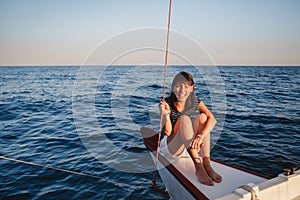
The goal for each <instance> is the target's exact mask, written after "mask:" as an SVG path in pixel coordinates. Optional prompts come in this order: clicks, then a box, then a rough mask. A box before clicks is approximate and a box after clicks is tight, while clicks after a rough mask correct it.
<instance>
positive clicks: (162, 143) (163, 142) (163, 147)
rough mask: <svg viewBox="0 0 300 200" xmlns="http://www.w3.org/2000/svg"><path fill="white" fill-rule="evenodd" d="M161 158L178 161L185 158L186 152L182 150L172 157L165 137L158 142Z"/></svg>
mask: <svg viewBox="0 0 300 200" xmlns="http://www.w3.org/2000/svg"><path fill="white" fill-rule="evenodd" d="M159 152H160V153H161V154H162V155H163V156H165V157H167V158H169V159H178V158H181V157H185V156H187V154H188V153H187V150H186V148H184V150H183V151H182V152H181V153H180V154H179V155H177V156H175V155H173V154H172V153H171V152H170V151H169V148H168V144H167V136H165V137H164V138H163V139H162V140H161V141H160V151H159Z"/></svg>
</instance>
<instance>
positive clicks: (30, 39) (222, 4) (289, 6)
mask: <svg viewBox="0 0 300 200" xmlns="http://www.w3.org/2000/svg"><path fill="white" fill-rule="evenodd" d="M168 4H169V0H148V1H146V0H86V1H83V0H26V1H24V0H0V27H1V29H0V65H80V64H82V63H83V62H84V60H85V59H86V58H87V56H88V55H89V53H90V52H91V51H92V50H93V49H95V48H96V47H97V45H99V44H101V43H103V42H105V41H112V40H113V37H114V36H116V35H120V34H122V33H124V32H127V31H131V30H134V29H142V28H149V27H154V28H160V29H166V28H167V14H168ZM299 11H300V1H298V0H266V1H262V0H251V1H249V0H228V1H224V0H212V1H207V0H206V1H204V0H188V1H184V0H173V7H172V18H171V29H172V30H173V31H176V32H180V33H182V34H184V35H186V36H187V37H189V38H192V39H193V40H194V41H196V42H197V43H199V44H201V46H202V47H203V48H205V50H206V51H207V52H208V54H209V55H210V57H211V58H212V59H213V60H214V62H215V64H217V65H300V12H299ZM144 33H145V34H144V35H139V37H143V38H145V39H147V40H148V42H150V43H152V42H153V44H154V43H157V42H160V43H162V44H161V46H162V47H164V41H163V40H161V38H157V37H156V36H153V35H151V34H147V32H144ZM170 37H171V38H172V34H171V36H170ZM162 38H165V35H162ZM137 41H138V40H135V39H133V38H131V39H130V41H129V42H130V43H132V44H134V43H135V42H137ZM180 42H181V41H176V40H171V43H170V48H172V45H173V46H174V48H175V46H176V48H180V45H181V44H180ZM176 44H177V45H176ZM141 47H142V46H141ZM118 48H119V47H118V44H116V43H114V45H113V46H111V47H110V48H109V49H107V51H105V52H104V53H103V55H101V56H104V57H105V56H106V55H105V54H107V55H109V54H112V53H113V52H114V51H116V50H117V49H118ZM129 50H130V49H129ZM174 50H175V49H174ZM191 51H192V50H191ZM192 53H193V56H197V53H195V52H191V54H192ZM153 56H157V58H155V57H154V58H153V59H154V60H158V62H159V60H163V59H161V58H158V57H163V52H161V54H160V53H157V54H155V55H153ZM142 58H143V57H140V58H137V57H135V56H128V57H124V58H123V59H122V63H121V64H126V65H128V64H143V59H142ZM156 63H157V61H156ZM99 64H103V63H101V62H99ZM162 64H163V63H162ZM170 64H174V65H176V64H180V63H176V60H173V61H172V60H170ZM197 64H201V63H197Z"/></svg>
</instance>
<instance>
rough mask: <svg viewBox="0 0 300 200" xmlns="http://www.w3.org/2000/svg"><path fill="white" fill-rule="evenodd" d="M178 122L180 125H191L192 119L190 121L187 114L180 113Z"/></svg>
mask: <svg viewBox="0 0 300 200" xmlns="http://www.w3.org/2000/svg"><path fill="white" fill-rule="evenodd" d="M179 120H180V124H181V125H184V126H190V125H192V121H191V118H190V117H189V116H187V115H182V116H181V117H180V118H179Z"/></svg>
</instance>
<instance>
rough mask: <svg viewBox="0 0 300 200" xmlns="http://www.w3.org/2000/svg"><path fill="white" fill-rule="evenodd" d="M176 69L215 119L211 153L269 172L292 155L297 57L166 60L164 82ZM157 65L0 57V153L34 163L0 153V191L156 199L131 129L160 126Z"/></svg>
mask: <svg viewBox="0 0 300 200" xmlns="http://www.w3.org/2000/svg"><path fill="white" fill-rule="evenodd" d="M180 70H188V71H190V72H191V73H192V74H193V75H194V78H195V82H196V94H197V95H198V96H199V97H200V98H202V100H203V101H204V102H205V103H206V105H207V106H208V107H209V108H211V109H212V111H213V113H214V114H215V116H216V118H217V120H218V122H219V125H218V126H217V127H216V130H215V131H214V132H213V133H212V137H213V138H214V139H213V141H214V142H215V144H214V145H213V149H212V153H211V154H212V157H213V158H215V159H219V160H221V161H225V162H228V163H230V164H234V165H237V166H240V167H243V168H246V169H249V170H252V171H255V172H257V173H261V174H264V175H266V176H269V177H275V176H277V174H278V173H281V172H282V169H283V168H285V167H290V166H292V165H295V164H298V165H299V164H300V134H299V133H300V103H299V102H300V67H218V72H219V74H215V71H211V70H209V68H205V67H203V68H196V69H195V68H193V67H169V68H168V79H167V82H168V85H169V84H170V81H171V80H172V78H173V76H174V74H175V73H176V72H177V71H180ZM162 74H163V69H162V67H134V66H126V67H121V66H119V67H116V66H115V67H108V68H104V67H86V68H84V69H82V68H79V67H60V66H57V67H0V80H1V81H0V94H1V96H0V133H1V135H0V138H1V143H0V145H1V147H0V149H1V151H0V155H1V156H4V157H5V158H13V159H18V160H23V161H27V162H31V163H36V164H38V165H39V166H34V165H30V164H29V163H27V164H25V163H20V162H15V161H11V160H7V159H4V158H3V157H1V159H0V167H1V172H0V175H1V178H0V199H164V198H165V197H164V196H162V195H161V194H158V193H155V192H154V191H152V190H151V189H149V187H150V186H151V180H152V174H153V173H152V171H151V170H153V164H152V162H151V160H150V157H149V155H148V151H147V150H146V148H145V147H144V145H143V142H142V138H141V137H140V134H139V127H140V126H150V127H152V128H154V129H156V130H157V129H158V128H159V127H158V124H159V123H158V115H157V103H158V102H159V101H160V96H161V93H162V82H163V81H162V80H163V77H162ZM210 77H213V78H211V79H210ZM167 90H168V89H167ZM219 97H220V98H219ZM41 166H49V167H53V168H59V169H64V170H71V171H75V172H81V173H83V174H88V175H93V176H94V177H90V176H85V175H78V174H72V173H69V172H63V171H59V170H53V169H49V168H45V167H41ZM158 186H159V187H163V184H162V183H161V181H160V179H159V180H158Z"/></svg>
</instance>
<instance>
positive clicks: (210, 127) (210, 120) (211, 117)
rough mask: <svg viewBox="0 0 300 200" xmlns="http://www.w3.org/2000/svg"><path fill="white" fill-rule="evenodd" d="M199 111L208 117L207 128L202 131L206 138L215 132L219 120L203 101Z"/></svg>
mask: <svg viewBox="0 0 300 200" xmlns="http://www.w3.org/2000/svg"><path fill="white" fill-rule="evenodd" d="M198 109H199V111H200V113H204V114H205V115H206V117H207V120H206V126H205V127H204V128H203V129H202V135H203V136H204V137H205V136H206V135H207V134H208V133H210V132H211V131H212V130H213V128H214V127H215V125H216V123H217V120H216V119H215V117H214V115H213V114H212V113H211V112H210V110H209V109H208V108H207V107H206V106H205V104H204V103H203V102H202V101H201V102H200V103H199V105H198Z"/></svg>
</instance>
